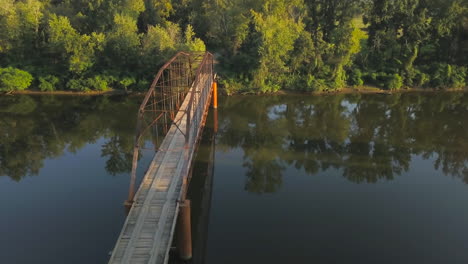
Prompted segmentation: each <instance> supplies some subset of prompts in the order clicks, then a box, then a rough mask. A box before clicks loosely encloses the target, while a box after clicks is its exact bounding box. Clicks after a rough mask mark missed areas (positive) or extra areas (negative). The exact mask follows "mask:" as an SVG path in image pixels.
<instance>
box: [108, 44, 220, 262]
mask: <svg viewBox="0 0 468 264" xmlns="http://www.w3.org/2000/svg"><path fill="white" fill-rule="evenodd" d="M213 87H215V89H216V84H215V82H214V74H213V56H212V54H210V53H208V52H206V53H203V54H201V53H196V54H192V53H190V54H189V53H184V52H179V53H178V54H177V55H176V56H174V57H173V58H172V59H171V60H169V61H168V62H167V63H166V64H165V65H164V66H163V67H162V68H161V70H160V71H159V72H158V74H157V76H156V78H155V79H154V81H153V83H152V85H151V88H150V90H149V91H148V93H147V95H146V97H145V99H144V101H143V103H142V105H141V107H140V110H139V113H138V125H137V127H138V128H137V136H136V140H135V150H134V161H133V169H132V174H131V179H132V181H131V182H132V184H131V185H133V184H134V182H135V177H136V164H137V161H138V149H139V145H140V144H141V143H140V141H141V137H142V135H143V133H144V132H145V131H148V130H150V129H153V127H154V124H156V123H157V122H160V121H162V120H164V122H163V123H164V124H169V125H168V126H167V131H165V132H167V133H166V136H165V137H164V140H163V141H162V143H161V144H160V146H159V148H158V149H157V152H156V155H155V156H154V158H153V161H152V162H151V164H150V166H149V168H148V170H147V172H146V174H145V176H144V178H143V181H142V183H141V185H140V188H139V189H138V191H137V192H136V194H135V193H134V192H133V191H132V190H133V188H134V186H130V192H129V197H128V200H127V202H126V204H127V205H128V206H129V207H130V206H131V208H130V211H129V214H128V216H127V219H126V221H125V224H124V226H123V228H122V231H121V233H120V235H119V238H118V241H117V243H116V245H115V248H114V250H113V251H112V256H111V258H110V261H109V263H110V264H116V263H132V264H133V263H152V264H159V263H167V261H168V253H169V249H170V247H171V243H172V239H173V234H174V230H175V226H176V222H178V223H179V224H178V225H179V226H180V227H178V228H179V230H180V232H178V233H179V234H178V237H179V238H178V241H179V245H178V247H179V253H180V256H181V257H182V258H186V259H188V258H191V254H192V252H191V250H192V249H191V246H192V245H191V230H190V201H188V200H186V199H185V196H186V191H187V185H188V176H189V172H190V166H191V163H192V159H193V156H194V152H195V148H196V145H197V142H198V140H199V138H200V135H201V133H202V130H203V126H204V123H205V120H206V116H207V113H208V108H209V105H210V102H211V97H212V95H213ZM213 99H214V101H215V102H216V94H215V96H214V98H213ZM179 211H180V215H179ZM178 215H179V220H177V219H178Z"/></svg>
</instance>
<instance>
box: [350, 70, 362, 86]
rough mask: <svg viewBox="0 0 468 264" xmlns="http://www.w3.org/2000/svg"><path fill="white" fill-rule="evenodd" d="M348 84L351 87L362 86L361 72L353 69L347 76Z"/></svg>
mask: <svg viewBox="0 0 468 264" xmlns="http://www.w3.org/2000/svg"><path fill="white" fill-rule="evenodd" d="M349 84H350V85H352V86H361V85H363V84H364V81H363V80H362V72H361V70H359V69H353V70H352V71H351V73H350V74H349Z"/></svg>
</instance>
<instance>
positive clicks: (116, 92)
mask: <svg viewBox="0 0 468 264" xmlns="http://www.w3.org/2000/svg"><path fill="white" fill-rule="evenodd" d="M134 93H135V92H131V91H123V90H107V91H89V92H77V91H38V90H23V91H13V92H8V93H2V94H1V95H16V94H27V95H36V94H38V95H129V94H134Z"/></svg>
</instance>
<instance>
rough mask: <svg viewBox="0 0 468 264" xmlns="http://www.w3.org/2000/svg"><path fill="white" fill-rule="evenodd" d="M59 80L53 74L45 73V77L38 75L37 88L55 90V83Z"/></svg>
mask: <svg viewBox="0 0 468 264" xmlns="http://www.w3.org/2000/svg"><path fill="white" fill-rule="evenodd" d="M59 82H60V80H59V78H58V77H56V76H53V75H47V76H45V77H39V89H40V90H41V91H43V92H45V91H49V92H50V91H55V90H56V89H57V84H58V83H59Z"/></svg>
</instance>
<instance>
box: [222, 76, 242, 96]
mask: <svg viewBox="0 0 468 264" xmlns="http://www.w3.org/2000/svg"><path fill="white" fill-rule="evenodd" d="M219 84H220V85H221V86H222V87H223V89H224V91H225V92H226V94H227V95H232V94H235V93H238V92H240V91H242V90H243V89H244V87H245V86H244V85H243V84H242V83H241V82H238V81H236V80H235V79H231V78H228V79H222V80H220V81H219Z"/></svg>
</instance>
